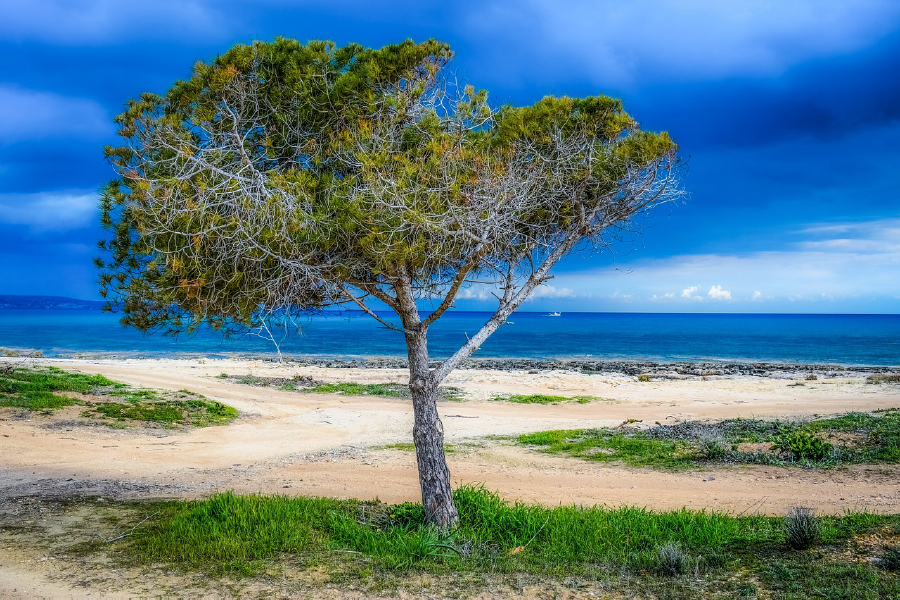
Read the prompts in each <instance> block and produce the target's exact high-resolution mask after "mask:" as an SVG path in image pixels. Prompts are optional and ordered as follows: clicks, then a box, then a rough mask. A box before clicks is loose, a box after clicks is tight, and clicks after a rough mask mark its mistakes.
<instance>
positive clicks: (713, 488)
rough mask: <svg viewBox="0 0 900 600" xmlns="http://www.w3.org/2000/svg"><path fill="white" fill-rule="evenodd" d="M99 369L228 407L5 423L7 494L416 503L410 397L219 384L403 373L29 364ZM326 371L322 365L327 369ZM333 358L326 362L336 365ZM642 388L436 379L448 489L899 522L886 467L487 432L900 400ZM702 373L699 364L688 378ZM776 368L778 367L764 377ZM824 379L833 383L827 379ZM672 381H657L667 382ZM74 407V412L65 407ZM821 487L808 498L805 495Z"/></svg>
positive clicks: (580, 380)
mask: <svg viewBox="0 0 900 600" xmlns="http://www.w3.org/2000/svg"><path fill="white" fill-rule="evenodd" d="M37 364H41V365H52V366H56V367H59V368H63V369H67V370H76V371H80V372H84V373H99V374H103V375H105V376H107V377H109V378H111V379H113V380H116V381H122V382H125V383H128V384H130V385H133V386H140V387H147V388H157V389H166V390H189V391H191V392H196V393H199V394H202V395H203V396H205V397H207V398H209V399H212V400H216V401H221V402H223V403H226V404H228V405H231V406H234V407H235V408H237V409H238V410H239V411H240V413H241V416H240V417H239V418H238V419H237V420H235V421H234V422H233V423H231V424H229V425H225V426H220V427H208V428H196V429H188V430H171V429H150V428H129V429H113V428H109V427H103V426H90V427H88V426H84V425H83V424H79V423H77V421H75V420H74V419H73V418H72V417H74V416H75V415H76V414H77V413H78V412H79V411H80V409H78V408H77V407H72V408H69V409H63V410H60V411H57V412H56V414H55V415H54V416H53V417H50V416H41V415H39V414H35V415H30V416H29V417H28V418H16V417H15V416H13V415H12V411H11V409H2V410H4V411H5V412H6V414H5V415H4V417H5V418H4V420H3V421H0V434H2V435H3V437H2V438H0V439H2V443H3V446H4V447H5V448H7V449H15V452H9V451H6V452H3V455H2V458H0V464H2V468H3V470H4V472H5V473H6V474H7V476H6V477H5V478H4V481H3V484H2V486H3V488H2V490H0V493H2V495H3V496H4V497H14V496H31V495H50V496H66V495H73V494H82V495H101V496H108V497H110V498H147V497H179V498H197V497H204V496H207V495H209V494H211V493H214V492H216V491H222V490H234V491H237V492H242V493H256V492H261V493H264V494H274V493H278V494H302V495H312V496H334V497H341V498H349V497H354V498H360V499H370V498H376V497H377V498H379V499H380V500H382V501H386V502H403V501H416V500H418V498H419V488H418V480H417V477H416V469H415V458H414V454H413V453H412V452H410V451H408V450H399V449H390V448H385V447H386V446H391V445H398V444H404V443H409V442H411V430H412V409H411V406H410V403H409V401H408V400H404V399H400V398H382V397H371V396H357V397H354V396H348V395H340V394H311V393H304V392H303V391H302V390H297V391H284V390H281V389H275V388H271V387H255V386H250V385H244V384H241V383H237V382H235V381H234V380H232V379H227V380H226V379H222V378H221V375H222V374H227V375H230V376H242V375H253V376H255V377H259V378H266V377H278V378H292V377H294V376H307V377H312V378H314V379H315V380H316V381H322V382H350V381H352V382H358V383H387V382H392V383H405V382H406V379H407V374H406V371H405V370H403V369H398V368H353V367H347V366H346V365H344V366H341V367H334V366H332V367H327V366H317V365H314V364H313V365H311V364H305V365H299V364H295V363H291V362H286V363H278V362H273V361H263V360H236V359H218V360H212V359H192V360H186V359H160V360H139V359H124V360H123V359H115V360H109V359H102V360H101V359H93V360H92V359H88V360H40V361H37ZM326 364H328V363H327V362H326ZM331 364H334V363H331ZM646 370H648V371H654V370H655V371H656V373H655V374H654V376H653V377H652V378H651V380H650V381H649V382H642V381H638V378H637V377H635V376H634V375H628V374H625V373H622V372H606V373H602V372H601V373H591V374H587V373H581V372H574V371H566V370H559V369H551V370H540V371H539V370H536V369H530V370H528V371H516V370H497V369H460V370H457V371H455V372H453V373H452V374H451V375H450V376H449V377H448V379H447V381H446V382H445V384H446V385H450V386H454V387H457V388H459V389H460V390H461V391H462V392H463V394H464V398H465V400H464V401H461V402H443V403H441V406H440V414H441V417H442V420H443V424H444V429H445V436H446V442H447V443H448V444H450V445H452V447H453V450H454V451H453V452H452V453H451V454H450V455H449V458H448V460H449V463H450V468H451V472H452V474H453V478H454V483H455V484H457V485H459V484H462V483H482V484H484V485H485V486H486V487H487V488H489V489H491V490H495V491H497V492H499V493H500V494H501V495H502V496H504V497H505V498H507V499H509V500H522V501H525V502H539V503H543V504H548V505H557V504H572V503H574V504H581V505H593V504H605V505H611V506H616V505H623V504H625V505H634V506H642V507H649V508H655V509H673V508H681V507H689V508H698V509H699V508H714V509H717V510H724V511H728V512H734V513H740V512H743V511H754V512H762V513H766V514H782V513H783V512H784V511H785V510H787V508H789V507H790V506H794V505H798V504H803V505H810V506H811V507H813V508H815V509H816V510H818V511H821V512H823V513H830V514H839V513H842V512H844V511H845V510H869V511H875V512H898V510H900V491H898V489H897V487H896V480H897V476H898V475H900V471H898V469H897V468H896V467H895V466H894V465H876V466H851V467H845V468H840V469H831V470H826V471H818V470H817V471H804V470H802V469H799V468H782V467H771V466H751V465H743V466H726V467H716V468H704V469H699V470H696V471H689V472H678V473H669V472H664V471H654V470H649V469H637V468H631V467H622V466H610V465H605V464H602V463H592V462H588V461H583V460H578V459H573V458H563V457H559V456H551V455H547V454H544V453H541V452H538V451H535V450H530V449H528V448H523V447H521V446H515V445H512V444H510V443H509V442H508V441H504V440H502V439H496V438H498V437H503V436H513V435H519V434H523V433H529V432H534V431H543V430H554V429H585V428H591V427H615V426H618V425H620V424H623V423H626V422H630V424H632V426H637V427H641V426H649V425H653V424H675V423H678V422H684V421H696V420H720V419H726V418H736V417H744V418H751V417H752V418H782V419H800V418H808V417H810V416H813V415H829V414H838V413H845V412H848V411H872V410H876V409H883V408H896V407H900V386H897V385H896V384H887V385H871V384H867V383H866V379H865V371H862V370H861V371H854V372H850V373H846V372H838V371H829V370H828V369H825V370H824V371H825V374H823V375H820V376H817V379H816V380H815V381H814V382H813V381H810V382H804V385H803V386H798V385H796V383H797V382H798V381H804V379H805V377H806V376H807V375H806V374H805V373H806V371H804V370H802V369H801V370H799V371H797V372H796V373H793V374H792V373H785V372H784V371H780V370H772V371H763V372H764V373H765V375H762V376H761V375H694V376H690V375H678V374H677V373H676V374H674V375H668V376H667V375H665V373H660V371H661V368H660V367H659V366H658V365H656V366H655V367H654V366H647V369H646ZM699 372H701V373H702V372H703V371H699ZM773 374H777V376H774V375H773ZM827 375H831V376H827ZM667 377H668V378H667ZM535 393H545V394H555V395H561V396H579V395H590V396H596V397H598V398H600V400H596V401H593V402H589V403H586V404H577V403H563V404H558V405H534V404H512V403H508V402H495V401H489V398H491V397H494V396H498V395H503V394H535ZM66 411H68V413H67V412H66ZM812 492H814V493H812Z"/></svg>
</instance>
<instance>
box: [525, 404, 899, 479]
mask: <svg viewBox="0 0 900 600" xmlns="http://www.w3.org/2000/svg"><path fill="white" fill-rule="evenodd" d="M816 439H818V440H820V441H821V443H822V445H824V447H825V448H826V451H825V452H824V453H822V455H821V456H819V457H817V458H811V457H810V456H807V455H805V454H798V453H796V452H791V451H787V450H786V451H784V452H776V451H770V452H764V451H741V450H739V448H738V445H739V444H741V443H770V444H772V445H773V447H774V448H779V447H785V448H789V447H797V444H796V442H797V440H801V441H802V440H816ZM515 441H516V442H517V443H519V444H523V445H527V446H536V447H539V448H540V449H541V450H544V451H546V452H551V453H558V454H565V455H568V456H572V457H577V458H582V459H586V460H594V461H602V462H611V461H614V462H622V463H625V464H627V465H630V466H636V467H654V468H661V469H675V468H688V467H691V466H700V465H704V464H722V463H748V464H770V465H788V464H794V465H800V466H804V467H830V466H835V465H840V464H873V463H900V410H898V409H884V410H878V411H873V412H872V413H860V412H852V413H846V414H843V415H838V416H835V417H829V418H818V419H815V420H811V421H809V422H792V421H781V420H774V421H764V420H760V419H728V420H726V421H721V422H717V423H704V422H698V421H688V422H684V423H679V424H677V425H657V426H656V427H651V428H649V429H636V428H631V427H616V428H601V429H576V430H559V431H543V432H537V433H531V434H526V435H521V436H518V437H517V438H515ZM797 452H799V450H798V451H797Z"/></svg>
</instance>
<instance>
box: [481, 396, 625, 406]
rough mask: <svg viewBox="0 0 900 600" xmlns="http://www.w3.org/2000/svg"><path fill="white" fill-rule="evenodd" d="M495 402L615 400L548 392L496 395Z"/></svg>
mask: <svg viewBox="0 0 900 600" xmlns="http://www.w3.org/2000/svg"><path fill="white" fill-rule="evenodd" d="M491 400H492V401H495V402H515V403H517V404H561V403H564V402H576V403H578V404H587V403H589V402H597V401H601V402H615V400H611V399H609V398H601V397H599V396H550V395H547V394H508V395H504V396H494V397H493V398H491Z"/></svg>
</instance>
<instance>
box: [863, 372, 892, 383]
mask: <svg viewBox="0 0 900 600" xmlns="http://www.w3.org/2000/svg"><path fill="white" fill-rule="evenodd" d="M866 383H875V384H878V383H900V375H883V374H879V375H869V376H868V377H866Z"/></svg>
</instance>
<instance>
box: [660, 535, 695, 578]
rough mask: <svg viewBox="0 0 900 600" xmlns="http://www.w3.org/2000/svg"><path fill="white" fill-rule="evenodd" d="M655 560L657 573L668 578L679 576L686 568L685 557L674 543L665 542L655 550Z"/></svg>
mask: <svg viewBox="0 0 900 600" xmlns="http://www.w3.org/2000/svg"><path fill="white" fill-rule="evenodd" d="M655 559H656V568H657V569H658V570H659V572H660V573H662V574H663V575H668V576H670V577H674V576H676V575H681V574H682V573H684V572H685V570H686V568H687V562H688V559H687V555H685V553H684V552H683V551H682V550H681V548H680V547H679V546H678V544H676V543H674V542H666V543H665V544H663V545H662V546H660V547H659V548H657V549H656V557H655Z"/></svg>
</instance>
